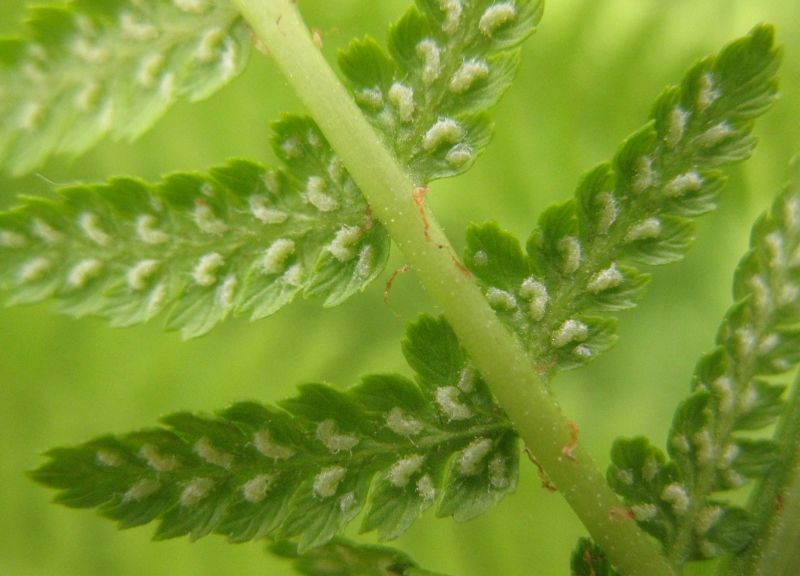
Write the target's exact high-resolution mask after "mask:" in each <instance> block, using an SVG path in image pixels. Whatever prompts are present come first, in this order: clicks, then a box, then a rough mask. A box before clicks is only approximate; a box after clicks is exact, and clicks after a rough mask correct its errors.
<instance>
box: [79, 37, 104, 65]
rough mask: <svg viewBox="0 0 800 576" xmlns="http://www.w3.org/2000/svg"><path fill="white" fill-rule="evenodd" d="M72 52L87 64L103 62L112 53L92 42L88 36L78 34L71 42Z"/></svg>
mask: <svg viewBox="0 0 800 576" xmlns="http://www.w3.org/2000/svg"><path fill="white" fill-rule="evenodd" d="M70 49H71V50H72V52H73V53H74V54H75V55H76V56H78V57H79V58H81V59H82V60H84V61H85V62H86V63H87V64H103V63H104V62H106V61H107V60H108V57H109V56H110V53H109V51H108V50H106V49H105V48H102V47H100V46H96V45H92V44H90V43H89V42H88V41H87V40H86V38H84V37H82V36H78V37H77V38H75V40H73V41H72V43H71V44H70Z"/></svg>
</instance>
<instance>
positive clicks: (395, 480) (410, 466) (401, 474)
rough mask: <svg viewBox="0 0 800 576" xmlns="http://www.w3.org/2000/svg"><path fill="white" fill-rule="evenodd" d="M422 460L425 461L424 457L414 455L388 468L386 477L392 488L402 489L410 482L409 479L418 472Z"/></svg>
mask: <svg viewBox="0 0 800 576" xmlns="http://www.w3.org/2000/svg"><path fill="white" fill-rule="evenodd" d="M423 460H425V457H424V456H422V455H420V454H414V455H413V456H409V457H408V458H403V459H401V460H398V461H397V462H395V463H394V464H392V467H391V468H389V472H388V473H387V474H386V477H387V478H388V479H389V482H391V484H392V486H396V487H398V488H402V487H403V486H405V485H407V484H408V483H409V482H410V481H411V477H412V476H413V475H414V474H416V473H417V472H419V469H420V468H421V467H422V461H423Z"/></svg>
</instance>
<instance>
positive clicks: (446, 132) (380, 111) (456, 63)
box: [339, 0, 544, 185]
mask: <svg viewBox="0 0 800 576" xmlns="http://www.w3.org/2000/svg"><path fill="white" fill-rule="evenodd" d="M543 8H544V2H543V1H542V0H517V1H516V2H513V3H512V2H500V3H499V2H492V1H491V0H478V1H475V2H468V3H462V2H458V1H450V0H418V1H417V7H415V8H414V7H412V8H411V9H409V10H408V12H406V13H405V15H404V16H403V17H402V18H401V19H400V21H398V22H397V23H396V24H395V25H394V26H392V27H391V28H390V30H389V38H388V45H389V54H387V53H386V52H385V51H384V50H383V49H382V48H381V47H380V45H379V44H378V43H377V42H376V41H375V40H373V39H372V38H370V37H366V38H365V39H364V40H356V41H354V42H352V43H351V44H350V46H349V48H348V49H347V51H344V52H340V53H339V66H340V67H341V69H342V71H343V72H344V74H345V76H346V77H347V79H348V81H349V82H350V85H351V87H352V90H353V95H354V97H355V100H356V102H357V103H358V105H359V106H360V107H361V110H362V111H363V112H364V115H365V116H366V117H367V119H368V120H369V121H370V122H371V123H372V124H373V125H374V126H375V127H376V128H377V129H378V131H379V132H380V133H381V134H382V135H383V136H384V141H385V143H386V145H387V146H388V147H389V149H390V150H392V151H393V152H394V154H395V157H396V158H397V159H398V160H399V161H400V163H401V165H402V166H403V167H404V169H405V171H406V174H407V175H408V176H409V178H410V179H411V181H412V182H415V183H416V184H419V185H422V184H425V183H427V182H429V181H431V180H433V179H434V178H443V177H447V176H454V175H456V174H460V173H461V172H464V171H465V170H467V169H468V168H469V167H470V166H472V164H473V162H474V161H475V158H476V157H477V156H478V154H480V152H482V151H483V149H484V148H485V147H486V145H487V144H488V143H489V140H490V139H491V131H492V125H491V121H490V119H489V117H488V115H487V114H486V112H484V111H485V110H486V109H487V108H490V107H491V106H494V105H495V104H496V103H497V101H498V100H499V99H500V97H501V96H502V95H503V93H504V92H505V91H506V89H507V88H508V87H509V86H510V85H511V82H512V80H513V79H514V76H515V75H516V70H517V66H518V64H519V50H518V49H516V47H517V46H518V45H519V44H520V43H521V42H522V41H523V40H525V38H527V37H528V36H529V35H530V34H531V33H532V32H533V31H534V29H535V26H536V24H537V23H538V22H539V19H540V18H541V15H542V10H543Z"/></svg>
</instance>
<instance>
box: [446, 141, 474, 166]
mask: <svg viewBox="0 0 800 576" xmlns="http://www.w3.org/2000/svg"><path fill="white" fill-rule="evenodd" d="M470 160H472V148H470V147H469V146H467V145H466V144H456V145H455V146H453V147H452V148H451V149H450V151H449V152H448V153H447V154H446V155H445V157H444V161H445V162H447V163H448V164H450V166H452V167H453V168H460V167H461V166H463V165H464V164H466V163H467V162H469V161H470Z"/></svg>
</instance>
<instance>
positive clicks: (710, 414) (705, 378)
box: [608, 178, 800, 564]
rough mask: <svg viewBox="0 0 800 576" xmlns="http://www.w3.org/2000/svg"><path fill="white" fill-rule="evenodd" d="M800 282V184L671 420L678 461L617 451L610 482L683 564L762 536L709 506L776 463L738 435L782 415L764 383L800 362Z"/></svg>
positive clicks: (770, 222)
mask: <svg viewBox="0 0 800 576" xmlns="http://www.w3.org/2000/svg"><path fill="white" fill-rule="evenodd" d="M798 274H800V178H798V179H796V180H795V181H794V182H793V184H792V185H791V186H790V187H789V188H788V189H787V190H786V191H785V192H784V193H782V194H781V195H780V196H778V198H777V199H776V200H775V202H774V204H773V206H772V209H771V211H770V212H769V213H765V214H763V215H762V216H761V217H760V218H759V219H758V220H757V221H756V223H755V225H754V227H753V233H752V238H751V249H750V251H749V252H748V253H747V254H746V255H745V256H744V257H743V258H742V260H741V262H740V263H739V267H738V268H737V270H736V275H735V278H734V298H735V299H736V303H735V304H734V305H733V306H732V307H731V308H730V309H729V310H728V313H727V314H726V316H725V319H724V321H723V323H722V326H721V327H720V330H719V334H718V335H717V348H716V349H715V350H713V351H712V352H710V353H708V354H706V355H705V356H704V357H703V358H702V359H701V360H700V362H699V363H698V365H697V368H696V369H695V374H694V378H693V384H692V387H693V392H692V394H691V395H690V396H689V397H688V398H686V399H685V400H684V401H683V402H682V403H681V405H680V406H679V407H678V410H677V411H676V413H675V418H674V420H673V424H672V429H671V430H670V434H669V440H668V451H669V455H670V456H671V458H672V459H671V460H670V461H666V458H665V456H664V454H663V453H661V451H660V450H658V449H657V448H655V447H653V446H650V445H649V442H648V441H647V440H646V439H645V438H637V439H634V440H618V441H617V442H616V443H615V446H614V449H613V451H612V461H613V464H612V466H611V467H610V468H609V471H608V479H609V482H610V483H611V485H612V487H613V488H614V489H615V490H616V491H617V492H618V493H619V494H621V495H623V496H625V497H626V499H627V500H628V502H629V503H630V504H632V505H633V510H634V512H635V515H636V517H637V519H638V520H639V521H640V524H641V525H642V527H643V528H644V529H645V530H648V531H649V532H651V533H652V534H653V535H655V536H657V537H658V538H659V539H660V540H661V541H662V542H663V543H664V547H665V550H666V551H667V552H668V554H669V556H670V557H671V558H672V559H673V561H674V562H675V563H677V564H683V563H684V562H686V561H688V560H700V559H704V558H714V557H717V556H720V555H722V554H724V553H733V554H736V553H739V552H741V551H742V550H743V549H744V548H745V547H746V546H747V545H748V544H749V542H750V540H751V538H752V536H753V533H754V531H755V529H756V526H755V524H754V523H753V521H752V519H751V517H750V515H749V514H748V513H747V512H746V511H744V510H743V509H741V508H738V507H734V506H730V505H728V504H726V503H724V502H721V501H716V500H712V499H711V498H712V496H713V495H714V493H716V492H719V491H725V490H732V489H736V488H740V487H742V486H745V485H746V484H747V483H748V481H749V480H750V479H753V478H764V477H766V476H767V475H768V474H770V472H771V471H772V469H773V467H774V466H775V465H776V464H777V462H778V458H779V456H780V453H781V447H780V446H779V444H778V443H776V442H775V441H773V440H766V439H752V438H750V437H747V436H742V435H741V434H737V432H745V431H752V430H758V429H761V428H763V427H765V426H769V425H771V424H773V423H774V422H775V420H776V419H777V417H778V416H779V415H780V414H781V413H782V411H783V410H784V408H785V403H784V400H783V399H782V395H783V392H784V391H785V389H786V387H785V386H783V385H778V384H774V383H772V382H771V381H768V380H765V377H771V376H775V375H778V374H782V373H785V372H788V371H790V370H792V369H794V368H795V367H796V366H797V364H798V363H800V287H798V284H797V282H798V279H800V276H799V275H798Z"/></svg>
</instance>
